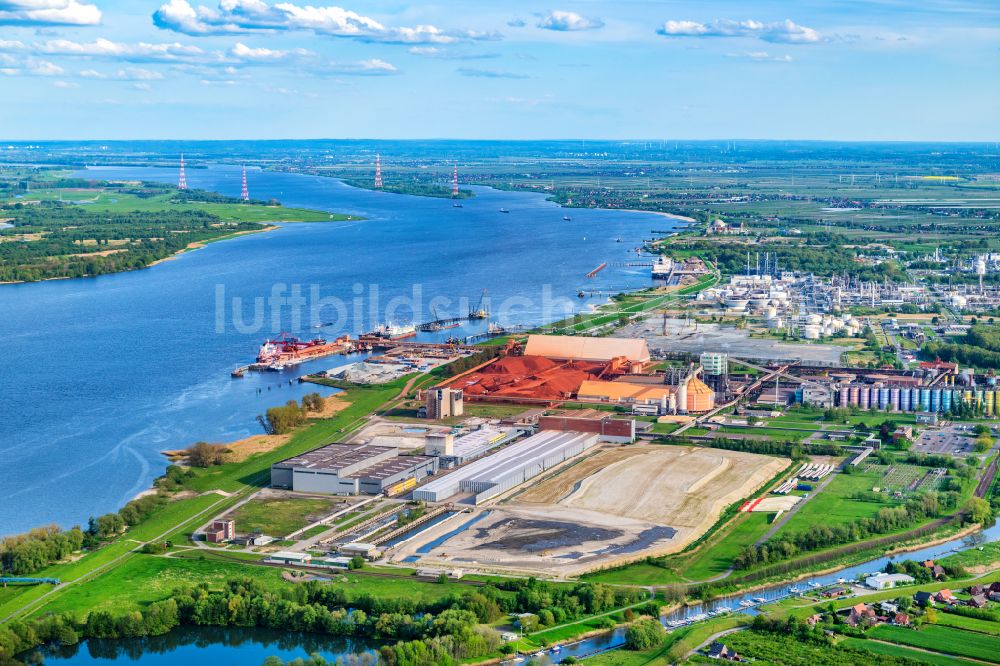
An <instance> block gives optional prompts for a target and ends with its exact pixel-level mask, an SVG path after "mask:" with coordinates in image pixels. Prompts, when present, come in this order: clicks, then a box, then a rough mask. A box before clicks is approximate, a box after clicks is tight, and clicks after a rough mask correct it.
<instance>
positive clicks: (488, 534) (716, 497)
mask: <svg viewBox="0 0 1000 666" xmlns="http://www.w3.org/2000/svg"><path fill="white" fill-rule="evenodd" d="M788 464H789V463H788V461H787V460H783V459H779V458H773V457H769V456H763V455H756V454H751V453H741V452H733V451H722V450H716V449H701V448H690V447H678V446H630V447H612V448H605V447H601V448H596V449H594V450H593V452H592V453H589V454H588V455H585V456H581V457H579V458H577V459H576V460H574V461H572V462H571V463H569V464H566V465H562V466H558V465H557V469H556V470H555V471H554V473H552V474H548V475H546V476H544V478H542V480H541V481H540V482H536V483H533V484H531V485H529V486H527V487H526V488H523V489H521V490H520V491H517V492H514V493H513V494H509V495H507V496H505V497H503V498H501V499H500V500H499V501H498V502H497V503H494V504H491V506H490V507H489V508H486V509H483V510H482V511H480V512H477V513H474V514H472V515H471V516H467V515H462V516H459V517H456V518H454V519H452V520H450V521H447V522H445V523H441V524H440V525H438V526H436V527H435V528H434V529H431V530H427V531H426V532H424V533H422V534H420V535H418V536H417V537H415V538H414V539H412V540H411V541H409V542H407V543H406V544H405V545H404V546H403V547H401V548H399V549H398V550H396V551H395V552H394V553H393V554H392V558H393V559H396V560H399V561H407V562H417V563H418V564H420V565H425V566H452V567H454V566H462V567H464V568H471V569H477V570H482V571H491V572H498V573H515V572H516V573H522V574H530V575H540V576H546V577H552V576H559V577H561V576H570V575H576V574H579V573H583V572H585V571H588V570H592V569H594V568H595V567H598V566H614V565H616V564H621V563H625V562H628V561H634V560H636V559H639V558H643V557H647V556H654V555H665V554H669V553H673V552H677V551H679V550H681V549H683V548H684V547H685V546H686V545H688V544H690V543H691V542H693V541H694V540H696V539H698V538H699V537H700V536H701V535H703V534H704V533H705V532H706V531H707V530H708V529H709V528H710V527H711V526H712V525H713V524H714V523H715V521H716V520H718V518H719V516H720V515H721V514H722V512H723V511H724V510H725V508H726V507H727V506H729V505H730V504H733V503H735V502H738V501H740V500H741V499H743V498H745V497H747V496H748V495H750V494H752V493H754V492H755V491H756V490H758V489H759V488H760V487H761V486H763V485H764V484H765V483H767V482H768V481H769V480H770V479H772V478H773V477H774V476H776V475H777V474H778V473H780V472H781V471H783V470H784V469H785V468H786V467H787V466H788ZM446 478H447V477H446Z"/></svg>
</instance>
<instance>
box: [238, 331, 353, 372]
mask: <svg viewBox="0 0 1000 666" xmlns="http://www.w3.org/2000/svg"><path fill="white" fill-rule="evenodd" d="M364 348H365V346H364V345H363V344H359V343H357V342H355V341H353V340H351V336H350V335H342V336H340V337H339V338H337V339H336V340H334V341H332V342H330V341H327V340H325V339H323V338H313V339H312V340H300V339H299V338H297V337H294V336H289V335H286V334H284V333H282V334H281V336H280V337H278V338H276V339H274V340H265V341H264V344H262V345H261V346H260V349H259V350H257V360H256V361H255V362H254V363H251V364H249V365H244V366H240V367H239V368H236V369H235V370H233V372H232V373H231V376H232V377H236V378H238V377H243V376H244V375H245V374H246V373H247V372H248V371H250V370H283V369H284V368H286V367H288V366H290V365H298V364H299V363H304V362H306V361H311V360H313V359H317V358H322V357H324V356H332V355H334V354H349V353H351V352H353V351H361V350H363V349H364Z"/></svg>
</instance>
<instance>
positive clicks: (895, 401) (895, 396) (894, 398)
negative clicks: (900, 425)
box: [889, 386, 900, 412]
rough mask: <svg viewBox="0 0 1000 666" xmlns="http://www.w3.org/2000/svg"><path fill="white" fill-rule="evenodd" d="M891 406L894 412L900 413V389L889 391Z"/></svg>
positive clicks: (895, 388)
mask: <svg viewBox="0 0 1000 666" xmlns="http://www.w3.org/2000/svg"><path fill="white" fill-rule="evenodd" d="M889 404H890V405H892V411H894V412H898V411H900V406H899V387H898V386H893V387H892V388H890V389H889Z"/></svg>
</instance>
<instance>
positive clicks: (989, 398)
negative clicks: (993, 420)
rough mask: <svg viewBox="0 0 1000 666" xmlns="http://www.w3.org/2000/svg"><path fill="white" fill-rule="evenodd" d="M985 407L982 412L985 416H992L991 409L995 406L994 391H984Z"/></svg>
mask: <svg viewBox="0 0 1000 666" xmlns="http://www.w3.org/2000/svg"><path fill="white" fill-rule="evenodd" d="M985 395H986V406H985V407H984V408H983V411H984V412H985V413H986V415H987V416H993V409H994V407H995V406H996V391H986V394H985Z"/></svg>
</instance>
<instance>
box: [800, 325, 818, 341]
mask: <svg viewBox="0 0 1000 666" xmlns="http://www.w3.org/2000/svg"><path fill="white" fill-rule="evenodd" d="M819 332H820V328H819V325H817V324H806V325H805V326H804V327H803V328H802V337H804V338H805V339H806V340H819Z"/></svg>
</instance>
